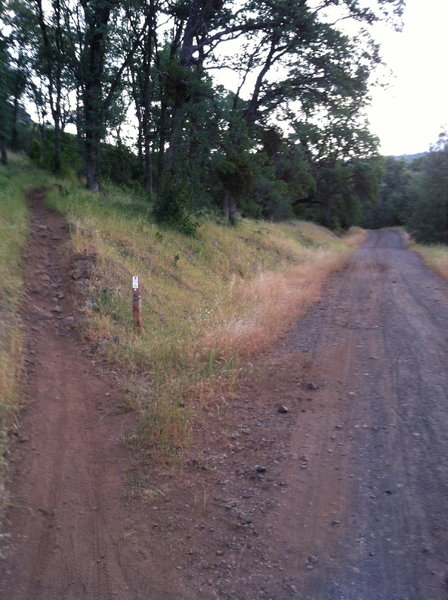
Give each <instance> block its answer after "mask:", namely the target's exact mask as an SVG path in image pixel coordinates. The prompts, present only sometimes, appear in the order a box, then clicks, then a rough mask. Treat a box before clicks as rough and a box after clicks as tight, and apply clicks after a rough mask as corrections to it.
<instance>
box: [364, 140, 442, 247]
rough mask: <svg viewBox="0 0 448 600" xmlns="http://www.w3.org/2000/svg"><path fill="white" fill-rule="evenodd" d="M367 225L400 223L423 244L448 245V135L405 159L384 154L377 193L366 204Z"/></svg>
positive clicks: (365, 222) (383, 225) (365, 218)
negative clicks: (427, 149)
mask: <svg viewBox="0 0 448 600" xmlns="http://www.w3.org/2000/svg"><path fill="white" fill-rule="evenodd" d="M363 225H365V226H366V227H371V228H377V227H390V226H396V225H401V226H405V227H406V229H407V230H408V231H409V232H410V233H411V234H412V235H413V236H414V238H415V239H416V240H417V241H419V242H423V243H440V244H447V245H448V135H447V134H446V133H442V134H441V135H440V137H439V139H438V141H437V143H436V144H434V146H433V147H432V148H431V151H430V152H428V153H426V154H424V155H423V156H420V157H418V158H416V159H415V160H413V161H411V162H408V161H407V160H405V159H404V158H394V157H387V158H386V159H384V163H383V178H382V182H381V185H380V191H379V193H378V195H377V196H376V197H375V198H374V199H373V201H370V202H368V203H366V205H365V210H364V217H363Z"/></svg>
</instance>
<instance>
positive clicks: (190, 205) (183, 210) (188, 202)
mask: <svg viewBox="0 0 448 600" xmlns="http://www.w3.org/2000/svg"><path fill="white" fill-rule="evenodd" d="M154 216H155V218H156V220H157V221H159V222H160V223H163V224H165V225H167V226H168V227H170V228H172V229H175V230H176V231H179V232H180V233H184V234H185V235H189V236H194V235H195V234H196V231H197V229H198V227H199V226H200V224H201V220H202V219H201V217H200V211H199V209H198V206H197V205H196V204H195V202H194V197H193V195H192V191H191V189H190V188H189V185H188V182H187V181H185V180H183V181H182V180H181V181H180V182H177V184H175V185H174V184H173V183H170V184H169V185H167V186H166V188H165V190H164V191H163V192H162V194H161V195H160V196H159V198H158V199H157V200H156V203H155V206H154Z"/></svg>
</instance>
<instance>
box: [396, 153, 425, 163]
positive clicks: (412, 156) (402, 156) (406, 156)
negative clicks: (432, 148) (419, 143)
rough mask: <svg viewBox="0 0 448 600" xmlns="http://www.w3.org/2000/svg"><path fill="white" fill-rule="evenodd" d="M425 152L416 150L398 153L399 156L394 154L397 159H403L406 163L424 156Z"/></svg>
mask: <svg viewBox="0 0 448 600" xmlns="http://www.w3.org/2000/svg"><path fill="white" fill-rule="evenodd" d="M425 154H427V152H418V153H417V154H400V156H394V158H396V159H397V160H402V159H403V160H405V161H406V162H408V163H411V162H413V161H414V160H415V159H417V158H420V157H421V156H424V155H425Z"/></svg>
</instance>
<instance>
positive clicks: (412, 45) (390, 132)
mask: <svg viewBox="0 0 448 600" xmlns="http://www.w3.org/2000/svg"><path fill="white" fill-rule="evenodd" d="M406 4H407V7H406V10H405V14H404V28H403V31H402V32H401V33H398V32H394V31H391V30H390V29H386V28H385V27H383V26H382V27H381V28H378V30H377V31H376V32H375V36H376V37H377V39H378V41H379V42H380V43H381V46H382V54H383V57H384V60H385V61H386V63H387V64H388V65H389V67H390V68H391V69H392V71H393V72H394V74H395V76H394V77H393V78H392V79H391V80H390V84H389V89H386V90H380V89H379V90H374V91H373V92H372V96H373V103H372V107H371V109H370V110H369V120H370V125H371V130H372V133H375V134H376V135H377V136H378V137H379V138H380V140H381V146H380V152H381V153H382V154H386V155H388V154H393V155H398V154H414V153H417V152H425V151H427V150H429V147H430V145H431V144H432V143H434V142H435V141H436V140H437V137H438V135H439V133H440V131H441V130H442V128H443V127H444V126H445V127H446V126H447V124H448V44H447V36H448V0H407V2H406Z"/></svg>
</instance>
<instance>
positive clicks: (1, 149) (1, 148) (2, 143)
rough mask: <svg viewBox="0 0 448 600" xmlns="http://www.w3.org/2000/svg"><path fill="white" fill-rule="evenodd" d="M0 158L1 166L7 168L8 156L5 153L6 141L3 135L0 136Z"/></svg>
mask: <svg viewBox="0 0 448 600" xmlns="http://www.w3.org/2000/svg"><path fill="white" fill-rule="evenodd" d="M0 157H1V158H0V160H1V164H2V165H4V166H7V164H8V154H7V152H6V139H5V136H4V135H0Z"/></svg>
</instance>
